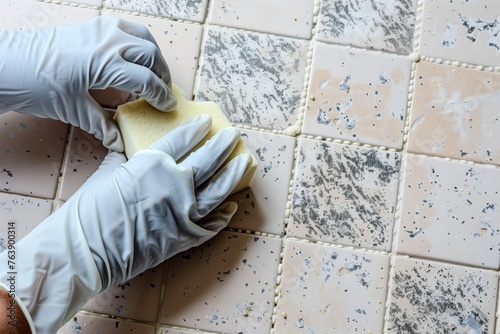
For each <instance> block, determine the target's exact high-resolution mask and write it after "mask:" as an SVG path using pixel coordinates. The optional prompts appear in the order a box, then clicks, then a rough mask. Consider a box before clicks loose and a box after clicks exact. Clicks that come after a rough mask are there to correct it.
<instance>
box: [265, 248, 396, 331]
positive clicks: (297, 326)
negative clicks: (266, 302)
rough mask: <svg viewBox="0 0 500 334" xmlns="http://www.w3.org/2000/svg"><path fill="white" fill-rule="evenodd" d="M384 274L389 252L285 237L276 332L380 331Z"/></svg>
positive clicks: (385, 291)
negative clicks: (369, 251) (375, 251)
mask: <svg viewBox="0 0 500 334" xmlns="http://www.w3.org/2000/svg"><path fill="white" fill-rule="evenodd" d="M388 276H389V256H388V255H382V254H376V253H367V252H362V251H358V250H350V249H344V248H336V247H333V246H325V245H318V244H312V243H306V242H301V241H294V240H287V241H286V243H285V250H284V259H283V273H282V277H281V285H280V287H279V289H278V291H279V294H278V302H277V308H276V310H277V312H276V323H275V327H274V328H275V330H274V333H275V334H283V333H373V334H375V333H382V327H383V320H384V308H385V298H386V295H387V282H388Z"/></svg>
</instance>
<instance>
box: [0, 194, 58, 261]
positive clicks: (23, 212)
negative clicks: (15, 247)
mask: <svg viewBox="0 0 500 334" xmlns="http://www.w3.org/2000/svg"><path fill="white" fill-rule="evenodd" d="M51 212H52V201H51V200H44V199H39V198H31V197H25V196H20V195H11V194H5V193H1V192H0V252H2V251H3V250H4V249H5V247H6V246H7V241H8V240H9V231H14V232H11V233H10V235H11V239H12V238H13V240H15V241H16V242H17V241H19V240H21V239H22V238H23V237H24V236H25V235H26V234H28V233H29V232H30V231H31V230H33V229H34V228H35V227H36V226H37V225H38V224H40V223H41V222H42V221H43V220H44V219H45V218H47V217H48V216H49V215H50V213H51Z"/></svg>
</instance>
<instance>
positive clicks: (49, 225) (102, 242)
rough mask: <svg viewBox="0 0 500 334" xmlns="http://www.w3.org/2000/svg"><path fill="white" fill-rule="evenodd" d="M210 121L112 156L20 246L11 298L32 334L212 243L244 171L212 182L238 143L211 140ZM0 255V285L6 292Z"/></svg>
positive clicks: (237, 161) (236, 165)
mask: <svg viewBox="0 0 500 334" xmlns="http://www.w3.org/2000/svg"><path fill="white" fill-rule="evenodd" d="M210 125H211V119H210V117H209V116H207V115H203V116H198V117H197V118H195V119H194V120H192V121H189V122H187V123H185V124H184V125H182V126H180V127H178V128H177V129H175V130H173V131H172V132H170V133H169V134H167V135H165V136H164V137H163V138H162V139H160V140H159V141H157V142H156V143H155V144H153V145H152V146H151V147H150V148H149V149H147V150H144V151H139V152H138V153H136V155H134V156H133V157H132V159H130V160H129V161H128V162H126V159H125V156H124V155H123V154H121V153H117V152H113V153H110V154H109V155H108V156H107V157H106V159H105V160H104V162H103V163H102V164H101V166H100V167H99V169H98V171H97V172H96V173H95V174H94V175H92V176H91V177H90V178H89V180H88V181H87V182H86V183H85V184H84V185H83V186H82V187H81V188H80V189H79V190H78V191H77V192H76V193H75V194H74V195H73V196H72V197H71V198H70V199H69V200H68V201H67V202H66V203H65V204H64V205H63V206H62V207H61V208H60V209H59V210H57V211H56V212H55V213H54V214H53V215H51V216H50V217H49V218H47V219H46V220H45V221H44V222H42V223H41V224H40V225H39V226H37V227H36V228H35V229H34V230H33V231H32V232H31V233H29V234H28V235H27V236H26V237H25V238H23V239H22V240H21V241H19V242H18V244H17V259H16V265H17V268H16V269H17V272H18V277H17V294H18V297H19V299H20V300H21V302H22V304H24V306H26V308H27V310H28V312H29V315H30V316H31V318H32V321H33V323H34V325H35V327H36V329H37V333H38V334H41V333H55V332H56V331H57V329H58V328H60V327H61V326H62V325H64V324H65V323H66V322H67V321H68V320H69V319H71V317H72V316H74V314H76V312H77V311H79V310H80V308H81V307H82V306H83V305H84V304H85V303H86V302H87V301H88V300H89V299H90V298H91V297H93V296H94V295H96V294H97V293H98V292H100V291H102V290H104V289H106V288H108V287H110V286H111V285H114V284H118V283H123V282H125V281H127V280H129V279H130V278H132V277H134V276H137V275H138V274H140V273H142V272H144V271H145V270H147V269H149V268H151V267H154V266H156V265H158V264H159V263H161V262H163V261H164V260H165V259H167V258H169V257H171V256H173V255H175V254H177V253H179V252H181V251H184V250H186V249H188V248H191V247H193V246H196V245H199V244H201V243H202V242H204V241H206V240H208V239H210V238H211V237H213V236H214V235H215V234H216V233H217V232H219V231H220V230H221V229H222V228H224V227H225V226H226V225H227V224H228V222H229V220H230V219H231V217H232V216H233V214H234V213H235V211H236V209H237V205H236V203H232V202H229V203H225V204H223V205H220V204H221V202H222V201H223V200H224V199H225V198H226V197H227V195H228V194H229V193H230V192H231V190H232V189H233V188H234V187H235V186H236V184H237V183H238V182H239V180H240V178H241V177H242V175H243V174H244V172H245V170H246V169H247V168H248V167H249V166H250V164H251V158H250V156H249V155H239V156H237V157H236V158H234V159H233V160H232V161H231V162H229V163H228V164H227V165H226V166H225V167H224V168H223V169H222V170H221V171H220V172H219V173H218V174H216V175H215V176H214V177H212V176H213V175H214V173H215V172H216V170H217V169H218V168H219V166H220V165H221V164H222V163H223V162H224V161H225V160H226V158H227V157H228V156H229V154H230V153H231V152H232V150H233V149H234V147H235V145H236V143H237V141H238V140H239V132H238V131H237V130H236V129H233V128H230V129H225V130H222V131H220V132H219V133H218V134H217V135H216V136H214V137H213V138H212V139H211V140H209V141H208V142H207V143H206V144H205V145H204V146H202V147H201V148H200V149H198V150H197V151H196V152H195V153H192V154H191V155H189V156H188V157H187V158H186V159H185V160H184V161H182V162H181V163H179V164H178V163H176V161H177V160H179V158H181V157H182V156H184V155H185V153H187V152H188V151H189V150H190V149H191V148H192V147H193V146H195V145H196V144H197V143H198V142H199V141H200V140H201V139H202V138H203V137H204V136H205V134H206V133H207V132H208V130H209V128H210ZM6 264H7V259H6V252H3V253H1V254H0V266H2V269H3V270H2V273H1V275H0V283H3V284H4V285H7V286H8V281H7V280H8V278H9V274H7V270H5V265H6Z"/></svg>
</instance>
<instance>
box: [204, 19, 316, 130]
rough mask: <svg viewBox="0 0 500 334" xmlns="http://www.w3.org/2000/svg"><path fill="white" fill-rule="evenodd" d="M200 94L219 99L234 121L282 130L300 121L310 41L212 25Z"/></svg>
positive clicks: (206, 45) (216, 100)
mask: <svg viewBox="0 0 500 334" xmlns="http://www.w3.org/2000/svg"><path fill="white" fill-rule="evenodd" d="M205 38H206V39H205V45H204V47H203V51H202V57H201V69H200V74H199V78H198V86H197V94H196V99H197V100H201V101H206V100H211V101H215V102H217V103H218V104H219V105H220V107H221V109H222V111H223V112H224V113H225V114H226V116H227V117H228V118H229V120H230V121H231V122H234V123H241V124H245V125H251V126H256V127H261V128H268V129H269V128H272V129H276V130H282V129H286V128H288V127H290V126H292V125H294V124H295V122H296V118H297V113H298V108H299V105H300V99H301V94H302V90H303V81H304V73H305V67H306V56H307V51H308V43H307V42H306V41H300V40H294V39H288V38H281V37H273V36H269V35H263V34H256V33H249V32H240V31H232V30H225V29H218V28H209V29H208V31H207V33H206V37H205Z"/></svg>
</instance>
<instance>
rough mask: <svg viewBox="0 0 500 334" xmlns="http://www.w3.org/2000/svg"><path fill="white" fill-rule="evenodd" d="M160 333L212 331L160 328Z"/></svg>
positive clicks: (187, 333) (197, 333)
mask: <svg viewBox="0 0 500 334" xmlns="http://www.w3.org/2000/svg"><path fill="white" fill-rule="evenodd" d="M158 334H210V333H209V332H205V331H203V332H200V331H197V330H193V331H190V330H188V329H174V328H160V331H159V332H158ZM213 334H217V333H213Z"/></svg>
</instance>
